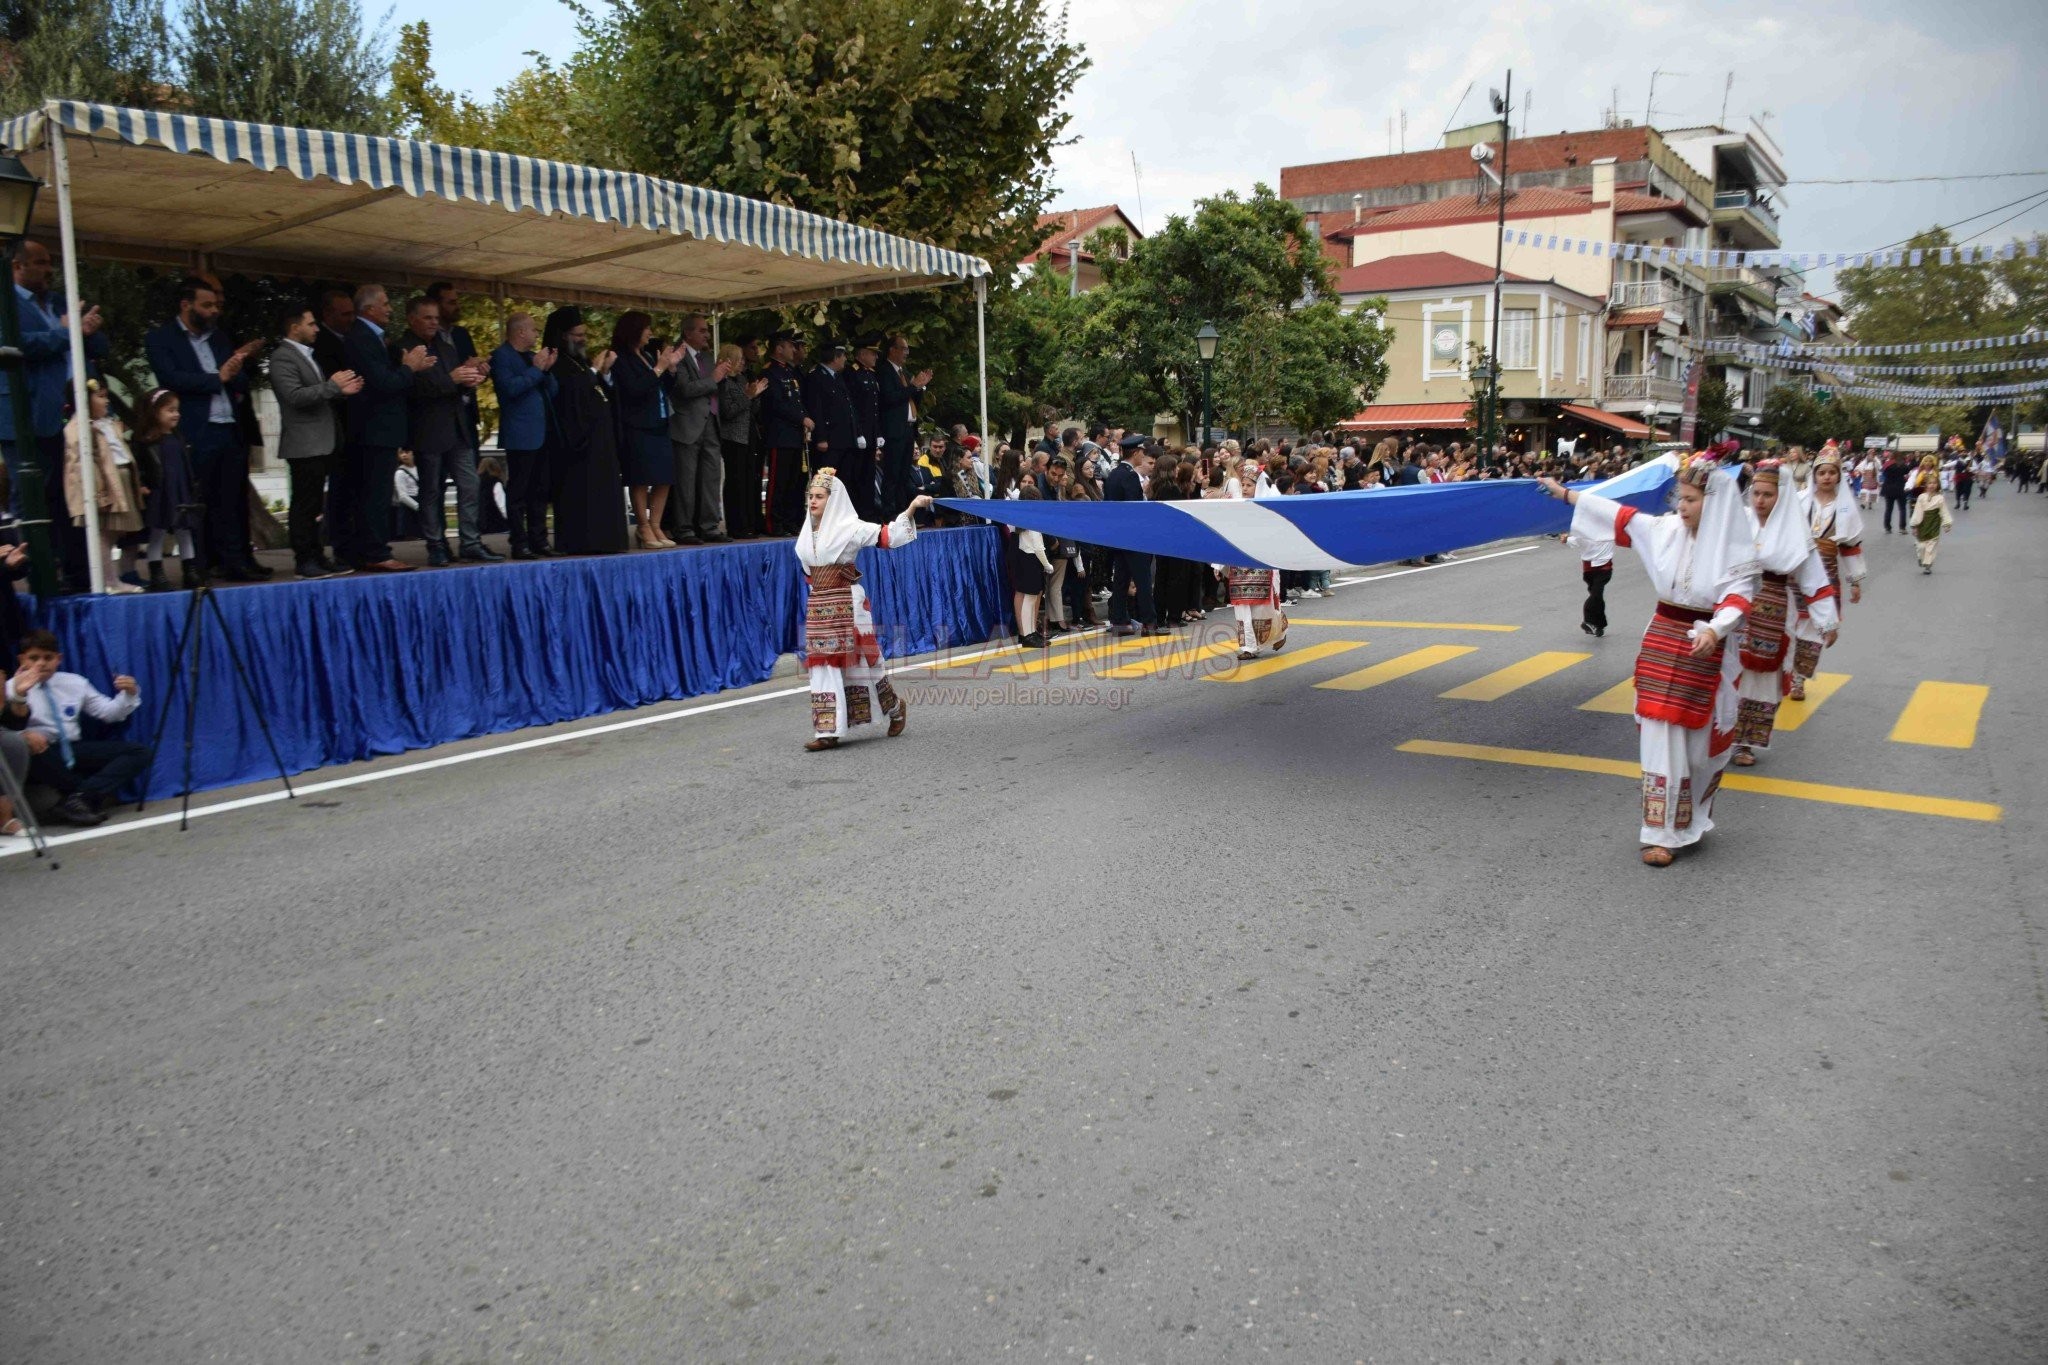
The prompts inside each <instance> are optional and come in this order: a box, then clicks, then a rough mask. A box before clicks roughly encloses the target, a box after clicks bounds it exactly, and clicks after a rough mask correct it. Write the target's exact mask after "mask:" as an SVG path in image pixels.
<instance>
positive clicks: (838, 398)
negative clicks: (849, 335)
mask: <svg viewBox="0 0 2048 1365" xmlns="http://www.w3.org/2000/svg"><path fill="white" fill-rule="evenodd" d="M813 354H814V355H815V356H816V357H817V361H818V363H817V364H816V365H815V366H814V367H812V369H811V371H810V373H808V374H806V375H805V376H804V412H805V414H806V415H807V416H809V418H810V419H811V472H812V473H813V474H816V473H817V472H818V471H819V470H821V469H824V468H826V467H828V466H829V467H831V468H833V469H836V470H837V471H838V472H839V481H840V482H841V483H844V484H845V485H846V493H847V496H848V497H849V498H851V499H852V501H853V508H854V510H855V511H856V512H858V513H860V517H861V520H862V521H874V520H876V517H875V511H874V508H873V506H872V505H870V501H869V500H868V499H865V498H863V497H862V495H861V485H860V479H859V478H858V477H855V478H853V479H851V480H849V479H848V477H847V476H848V475H849V474H854V475H856V476H857V475H858V469H857V467H856V466H857V463H858V461H860V460H862V459H864V458H865V452H864V451H862V450H861V448H860V447H859V446H858V445H857V444H856V443H855V442H856V430H855V421H854V413H853V399H852V397H851V396H850V395H849V394H848V393H847V391H846V348H845V347H844V346H841V345H839V344H838V343H837V342H833V341H821V342H819V343H818V349H817V350H816V351H815V352H814V353H813Z"/></svg>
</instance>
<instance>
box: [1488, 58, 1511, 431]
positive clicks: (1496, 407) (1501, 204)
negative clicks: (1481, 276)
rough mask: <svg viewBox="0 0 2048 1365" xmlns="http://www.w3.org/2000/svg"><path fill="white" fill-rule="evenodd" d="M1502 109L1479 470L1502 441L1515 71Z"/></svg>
mask: <svg viewBox="0 0 2048 1365" xmlns="http://www.w3.org/2000/svg"><path fill="white" fill-rule="evenodd" d="M1500 109H1501V112H1500V187H1499V199H1498V200H1497V201H1496V202H1497V208H1496V210H1495V219H1496V221H1495V223H1494V230H1493V341H1492V344H1491V345H1490V346H1489V348H1488V350H1487V353H1486V360H1487V368H1488V369H1489V370H1490V371H1491V373H1489V374H1488V376H1487V400H1486V430H1485V434H1484V436H1483V438H1482V439H1484V441H1485V442H1486V448H1485V449H1484V450H1482V451H1481V452H1480V455H1479V467H1480V468H1482V469H1484V468H1486V467H1487V466H1488V465H1490V464H1492V463H1493V448H1494V446H1495V445H1496V444H1497V443H1498V442H1499V441H1500V287H1501V283H1502V282H1503V281H1504V280H1506V279H1507V244H1508V133H1509V130H1510V129H1511V128H1512V127H1513V126H1514V118H1515V73H1514V71H1513V70H1512V69H1511V70H1509V72H1508V80H1507V93H1506V94H1504V95H1503V96H1502V97H1501V106H1500Z"/></svg>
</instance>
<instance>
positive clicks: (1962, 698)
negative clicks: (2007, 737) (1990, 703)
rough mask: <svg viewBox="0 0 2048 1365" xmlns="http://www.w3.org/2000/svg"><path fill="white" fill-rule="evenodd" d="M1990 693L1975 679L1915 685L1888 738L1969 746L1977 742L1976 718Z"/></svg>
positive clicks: (1951, 746)
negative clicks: (1966, 681)
mask: <svg viewBox="0 0 2048 1365" xmlns="http://www.w3.org/2000/svg"><path fill="white" fill-rule="evenodd" d="M1990 695H1991V689H1990V688H1988V687H1979V686H1978V685H1977V684H1975V683H1952V682H1924V683H1921V684H1920V685H1919V686H1918V687H1916V688H1914V689H1913V699H1912V700H1911V701H1909V702H1907V703H1906V709H1905V710H1903V711H1901V712H1899V720H1898V723H1897V724H1896V725H1894V726H1892V732H1891V735H1890V736H1889V738H1891V739H1895V740H1897V741H1898V742H1899V743H1901V744H1931V745H1933V746H1934V747H1936V748H1938V749H1967V748H1969V747H1970V746H1971V745H1973V744H1975V743H1976V742H1977V722H1978V720H1979V719H1981V718H1982V717H1983V715H1984V701H1985V699H1986V698H1987V697H1989V696H1990Z"/></svg>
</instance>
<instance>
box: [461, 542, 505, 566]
mask: <svg viewBox="0 0 2048 1365" xmlns="http://www.w3.org/2000/svg"><path fill="white" fill-rule="evenodd" d="M462 558H463V561H464V562H465V563H469V564H502V563H504V562H505V556H503V555H501V554H499V553H498V552H497V551H496V550H487V549H485V548H484V547H483V546H481V545H472V546H470V547H469V548H468V549H467V550H464V551H463V552H462Z"/></svg>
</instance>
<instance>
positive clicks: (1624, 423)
mask: <svg viewBox="0 0 2048 1365" xmlns="http://www.w3.org/2000/svg"><path fill="white" fill-rule="evenodd" d="M1564 412H1565V415H1566V416H1568V417H1576V418H1578V419H1579V420H1580V421H1581V422H1587V423H1590V424H1592V425H1593V426H1596V427H1606V428H1607V429H1608V430H1609V431H1612V432H1614V433H1616V434H1617V435H1621V436H1626V437H1628V438H1629V439H1631V440H1635V441H1646V440H1648V439H1649V438H1650V429H1649V428H1648V427H1646V426H1644V425H1643V424H1642V423H1641V422H1632V421H1630V420H1629V419H1628V418H1626V417H1623V416H1622V415H1621V414H1620V413H1617V412H1602V411H1601V410H1600V409H1598V408H1589V407H1585V406H1583V405H1581V404H1578V403H1566V404H1565V405H1564Z"/></svg>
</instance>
